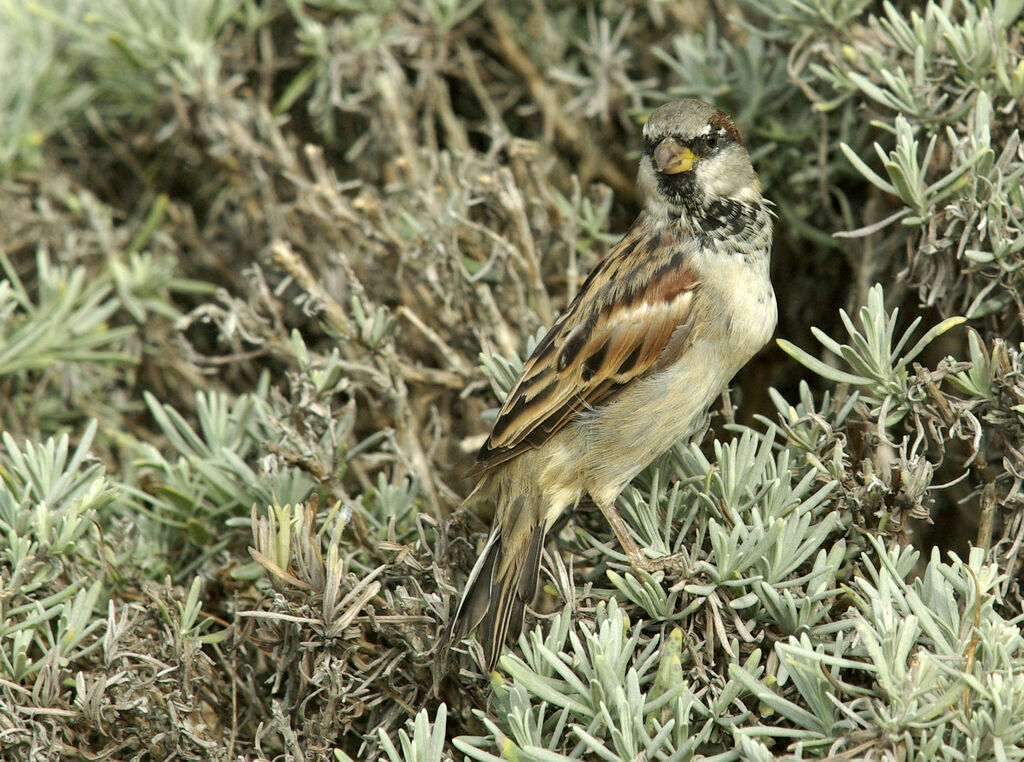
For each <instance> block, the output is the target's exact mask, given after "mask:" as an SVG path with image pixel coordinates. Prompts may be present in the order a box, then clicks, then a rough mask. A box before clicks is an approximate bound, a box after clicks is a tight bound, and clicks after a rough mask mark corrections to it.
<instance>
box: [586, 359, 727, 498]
mask: <svg viewBox="0 0 1024 762" xmlns="http://www.w3.org/2000/svg"><path fill="white" fill-rule="evenodd" d="M686 354H687V358H686V361H685V362H683V363H676V364H675V365H672V366H670V367H668V368H666V369H665V370H663V371H661V372H660V373H656V374H654V375H652V376H649V377H647V378H645V379H642V380H640V381H638V382H636V383H635V384H634V385H633V386H632V387H630V388H629V389H626V390H625V391H623V392H622V394H620V395H619V396H618V397H617V398H616V399H615V400H614V401H612V402H611V403H609V404H608V405H606V406H604V407H602V408H601V409H600V410H597V411H594V412H593V413H591V414H589V416H588V418H589V421H588V424H589V426H588V430H587V437H586V443H587V451H586V455H585V457H584V459H583V464H582V465H583V468H584V469H585V472H586V477H585V481H586V489H587V491H588V492H589V493H590V494H591V495H592V496H593V498H594V500H596V501H597V502H598V503H601V502H610V501H611V500H614V499H615V497H616V496H617V495H618V494H619V492H621V491H622V488H623V487H624V486H625V485H626V483H627V482H628V481H629V480H630V479H632V478H633V477H634V476H636V474H637V473H639V472H640V471H641V470H642V469H644V468H645V467H646V466H647V465H648V464H649V463H650V462H651V461H652V460H654V459H655V458H657V457H658V456H659V455H661V454H662V453H663V452H665V451H666V450H668V449H669V448H670V447H671V446H672V445H673V444H675V443H676V442H677V441H678V440H679V439H681V438H682V437H685V436H688V435H690V434H692V433H693V432H694V430H695V429H696V428H698V427H699V426H700V424H701V423H702V421H703V418H704V414H705V411H706V410H707V409H708V406H709V405H710V404H711V403H712V402H713V401H714V399H715V397H716V396H718V394H719V393H720V392H721V391H722V388H723V387H724V386H725V384H726V383H727V382H728V380H729V378H730V377H731V376H732V374H733V373H734V372H735V370H736V369H735V368H732V367H727V363H726V362H725V361H724V358H723V357H722V356H721V354H720V352H719V351H718V350H717V349H716V348H715V346H714V345H712V344H711V343H708V342H701V343H697V344H694V345H693V346H692V347H691V348H690V349H689V350H688V351H687V353H686Z"/></svg>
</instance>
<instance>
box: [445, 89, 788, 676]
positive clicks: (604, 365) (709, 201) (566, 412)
mask: <svg viewBox="0 0 1024 762" xmlns="http://www.w3.org/2000/svg"><path fill="white" fill-rule="evenodd" d="M643 138H644V143H643V157H642V158H641V159H640V172H639V178H638V183H639V186H640V191H641V193H642V196H643V198H644V208H643V211H642V212H641V213H640V216H639V217H637V219H636V221H635V222H634V223H633V225H632V227H631V228H630V229H629V232H627V233H626V235H625V236H624V237H623V238H622V240H621V241H619V243H618V244H616V246H615V247H614V248H613V249H612V250H611V252H610V253H609V254H608V256H607V257H605V259H604V260H603V261H602V262H601V263H600V264H599V265H598V266H597V268H596V269H595V270H594V271H593V272H592V273H591V274H590V276H589V277H588V278H587V280H586V282H585V283H584V284H583V286H582V288H581V289H580V291H579V293H578V294H577V295H576V298H575V299H573V301H572V304H570V305H569V308H568V310H566V312H565V314H564V315H562V317H561V318H559V319H558V321H557V322H556V323H555V324H554V325H553V326H552V327H551V330H550V331H548V333H547V335H546V336H545V337H544V338H543V340H541V342H540V343H539V344H538V345H537V348H536V349H535V350H534V352H533V354H532V355H531V356H530V357H529V359H528V360H527V361H526V363H525V365H524V366H523V369H522V372H521V373H520V375H519V378H518V380H517V381H516V383H515V385H514V386H513V387H512V390H511V391H510V392H509V394H508V398H507V399H506V400H505V403H504V404H503V405H502V407H501V411H500V412H499V414H498V418H497V420H496V421H495V422H494V427H493V428H492V430H491V434H490V436H489V437H488V439H487V441H486V442H485V444H484V445H483V447H482V448H481V449H480V452H479V454H478V455H477V458H476V465H475V467H474V468H473V472H474V473H478V474H480V475H481V479H480V482H479V484H478V485H477V487H476V489H474V490H473V493H472V494H471V495H470V498H467V499H472V498H478V497H482V498H486V499H490V500H493V501H494V503H495V506H496V507H495V516H494V525H493V528H492V529H491V533H490V536H489V538H488V540H487V544H486V545H485V546H484V549H483V552H482V553H481V554H480V557H479V559H478V560H477V562H476V564H475V565H474V567H473V570H472V572H471V573H470V575H469V580H468V582H467V584H466V589H465V592H464V593H463V596H462V600H461V601H460V603H459V606H458V608H457V609H456V611H455V614H454V616H453V617H452V620H451V622H450V623H449V625H448V628H447V631H446V633H445V635H444V636H443V644H444V645H445V646H447V645H450V644H451V643H453V642H454V641H456V640H458V639H461V638H462V636H464V635H465V634H466V633H467V632H468V631H470V630H471V629H473V628H474V627H476V626H477V625H480V632H479V637H480V640H481V643H482V646H483V650H484V655H485V658H486V666H487V669H488V671H490V670H492V669H493V668H494V665H495V664H496V663H497V660H498V656H499V655H500V653H501V649H502V646H503V644H504V643H505V641H506V638H507V637H508V636H509V635H511V636H512V637H516V636H517V635H518V633H519V631H520V629H521V627H522V622H523V613H524V607H525V606H526V605H527V604H528V603H530V602H531V601H532V600H533V597H534V594H535V592H536V589H537V583H538V578H539V567H540V557H541V551H542V549H543V546H544V541H545V537H546V535H547V532H548V529H549V528H550V527H551V526H552V524H553V523H554V522H555V520H556V519H557V518H558V517H559V515H560V514H562V513H563V512H564V511H566V510H569V509H572V508H574V507H575V506H576V505H577V504H578V503H579V501H580V499H581V498H582V497H583V495H584V493H587V494H589V495H590V497H591V499H592V500H593V501H594V503H596V504H597V506H598V507H599V508H600V509H601V512H602V513H603V514H604V516H605V518H606V519H607V520H608V523H609V524H611V527H612V530H613V531H614V532H615V536H616V537H617V538H618V540H619V543H620V544H621V545H622V547H623V549H624V550H625V552H626V554H627V556H628V557H629V561H630V563H631V564H632V566H633V567H634V568H637V569H644V570H648V571H651V570H654V569H660V568H665V567H666V566H667V565H669V564H671V563H673V562H674V561H676V560H677V559H676V558H675V557H674V556H663V557H661V558H650V557H648V556H646V555H644V553H643V551H642V550H641V548H640V547H639V545H638V544H637V542H636V541H635V540H634V539H633V536H632V535H631V534H630V530H629V529H628V527H627V526H626V523H625V522H624V521H623V519H622V517H621V516H620V515H619V513H618V511H617V510H616V509H615V500H616V498H617V497H618V495H619V493H620V492H621V491H622V489H623V488H624V487H625V486H626V484H627V483H628V482H629V480H630V479H632V478H633V477H634V476H635V475H636V474H637V473H639V472H640V471H641V470H642V469H643V468H645V467H646V466H647V465H648V464H649V463H650V462H651V461H652V460H654V459H655V458H656V457H658V456H659V455H661V454H662V453H663V452H665V451H666V450H667V449H668V448H669V447H671V446H672V445H673V444H674V443H675V442H676V441H677V440H679V439H680V438H682V437H685V436H689V435H691V434H693V433H694V431H695V429H696V428H697V427H698V426H699V425H700V423H701V422H702V420H703V418H704V415H705V413H706V411H707V409H708V406H709V405H710V404H711V403H712V402H713V401H714V400H715V398H716V397H717V396H718V395H719V393H720V392H721V391H722V389H723V388H724V387H725V385H726V384H727V383H728V382H729V380H730V379H731V378H732V377H733V375H734V374H735V373H736V371H738V370H739V369H740V368H741V367H742V366H743V365H744V364H745V363H746V362H747V361H748V360H749V359H750V358H751V357H752V356H753V355H754V353H755V352H757V351H758V350H759V349H760V348H761V347H762V346H764V344H765V343H766V342H767V341H768V339H769V338H770V337H771V334H772V331H774V329H775V322H776V312H777V311H776V305H775V293H774V291H773V290H772V284H771V281H770V279H769V274H768V263H769V256H770V250H771V243H772V223H771V217H772V213H771V211H770V208H769V207H770V202H768V201H766V200H765V199H763V198H762V197H761V183H760V182H759V181H758V179H757V175H756V174H755V172H754V169H753V167H752V166H751V164H750V157H749V155H748V154H747V150H746V148H745V147H744V145H743V141H742V139H741V138H740V135H739V132H738V131H737V130H736V127H735V125H733V123H732V120H731V119H730V118H729V116H728V115H726V114H725V113H723V112H722V111H720V110H718V109H716V108H714V107H713V106H710V105H708V104H707V103H703V102H701V101H697V100H685V101H679V102H676V103H667V104H665V105H663V106H661V107H660V108H658V109H656V110H655V111H654V113H652V114H651V116H650V118H649V119H648V120H647V123H646V124H645V125H644V130H643Z"/></svg>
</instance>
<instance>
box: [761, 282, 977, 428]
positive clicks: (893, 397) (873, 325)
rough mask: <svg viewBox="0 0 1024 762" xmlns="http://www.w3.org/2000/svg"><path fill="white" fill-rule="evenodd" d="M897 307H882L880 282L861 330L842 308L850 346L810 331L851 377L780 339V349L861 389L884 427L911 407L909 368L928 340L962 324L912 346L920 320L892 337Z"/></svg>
mask: <svg viewBox="0 0 1024 762" xmlns="http://www.w3.org/2000/svg"><path fill="white" fill-rule="evenodd" d="M898 314H899V309H898V308H896V309H894V310H893V311H892V312H891V313H890V312H887V311H886V309H885V294H884V293H883V290H882V286H881V284H875V286H874V287H872V289H871V291H870V292H869V293H868V303H867V304H866V305H864V306H863V307H861V309H860V314H859V315H858V317H859V322H860V327H857V326H855V325H854V323H853V321H852V320H851V319H850V316H849V315H847V314H846V311H845V310H840V311H839V315H840V317H841V318H842V320H843V324H844V325H845V326H846V331H847V333H848V334H849V336H850V343H849V344H840V343H839V342H838V341H836V340H835V339H833V338H832V337H830V336H829V335H828V334H826V333H825V332H824V331H822V330H820V329H818V328H815V327H812V328H811V333H812V334H814V337H815V338H816V339H817V340H818V341H819V342H821V344H822V345H823V346H824V347H825V348H826V349H828V350H829V351H830V352H831V353H832V354H834V355H836V356H837V357H839V358H841V359H842V360H843V361H844V362H845V363H846V364H847V365H848V366H849V367H850V369H851V370H852V371H853V372H852V373H850V372H846V371H843V370H840V369H838V368H834V367H832V366H830V365H828V364H826V363H824V362H822V361H821V360H819V359H817V358H816V357H815V356H814V355H811V354H809V353H808V352H806V351H804V350H802V349H800V348H799V347H797V346H796V345H794V344H793V343H792V342H789V341H787V340H785V339H779V346H780V347H782V349H783V350H784V351H785V352H786V353H787V354H789V355H790V356H791V357H793V358H794V359H795V360H797V361H798V362H800V363H801V364H802V365H804V366H805V367H807V368H809V369H810V370H813V371H814V372H815V373H817V374H818V375H820V376H823V377H825V378H827V379H829V380H831V381H835V382H837V383H845V384H851V385H853V386H858V387H861V390H862V392H861V394H862V397H861V398H862V399H863V400H864V401H865V402H868V403H869V404H871V405H872V415H877V416H880V417H881V418H882V419H884V420H885V424H886V425H887V426H891V425H893V424H896V423H898V422H899V421H900V420H901V419H902V418H903V417H904V416H905V415H906V414H907V411H908V410H909V409H910V407H911V405H912V400H911V399H910V397H909V394H910V385H909V384H910V368H909V366H910V364H911V362H912V361H913V360H914V358H916V357H917V356H918V355H919V354H921V352H922V351H923V350H924V349H925V347H927V346H928V345H929V344H930V343H931V342H932V341H934V340H935V339H936V338H938V337H939V336H941V335H942V334H943V333H945V332H946V331H948V330H949V329H951V328H954V327H955V326H957V325H960V324H961V323H963V322H964V318H962V317H952V318H947V319H946V320H943V321H942V322H941V323H939V324H937V325H935V326H933V327H932V328H930V329H929V330H927V331H925V333H924V335H923V336H921V337H920V338H919V339H918V340H917V341H916V342H915V343H914V345H913V346H908V345H909V343H910V340H911V338H913V334H914V330H915V329H916V328H917V327H918V325H920V323H921V320H922V318H921V317H917V318H915V319H914V320H913V321H912V322H911V324H910V326H909V327H908V328H907V329H906V330H905V331H904V332H903V335H902V336H900V338H899V339H898V340H897V339H896V325H897V316H898Z"/></svg>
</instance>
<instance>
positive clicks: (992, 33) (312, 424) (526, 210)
mask: <svg viewBox="0 0 1024 762" xmlns="http://www.w3.org/2000/svg"><path fill="white" fill-rule="evenodd" d="M1022 8H1024V3H1022V2H1021V1H1020V0H1005V1H996V2H988V1H987V0H986V1H983V2H978V3H967V2H952V1H950V2H944V3H934V2H931V3H928V4H927V5H924V6H922V5H920V4H917V3H889V2H885V3H882V4H876V3H868V2H866V1H865V0H805V2H796V1H795V0H741V1H740V2H737V3H733V2H720V3H714V4H710V5H705V4H703V3H694V2H669V1H666V2H658V1H657V0H648V2H639V1H627V0H606V1H605V2H594V3H589V4H581V5H575V4H563V3H543V2H531V3H509V4H504V3H497V2H490V0H483V1H481V0H424V1H423V2H411V1H409V2H407V1H405V0H393V1H392V2H361V1H360V0H318V1H316V2H305V3H299V2H293V1H291V0H289V1H284V0H265V1H264V2H257V0H178V1H176V2H169V3H168V2H154V1H153V0H102V1H101V2H89V3H86V2H82V1H80V0H49V1H47V2H37V3H26V2H22V1H21V0H0V60H3V61H4V62H5V65H4V68H5V73H4V76H3V77H2V78H0V114H2V115H3V118H2V119H0V172H2V175H0V270H2V272H3V280H2V281H0V428H2V436H0V533H2V536H3V540H2V545H0V550H2V553H0V749H2V750H3V756H4V758H5V759H33V760H36V759H40V760H45V759H89V760H96V759H169V758H182V759H224V760H227V759H275V760H277V759H281V760H304V759H318V758H332V759H338V760H345V759H348V758H351V759H377V758H384V759H388V760H440V759H463V758H464V756H468V757H469V758H471V759H476V760H491V759H497V758H499V756H498V755H501V756H502V757H504V758H508V759H531V760H543V761H544V762H550V761H551V760H561V759H565V758H585V759H604V760H616V759H621V760H629V759H640V758H646V759H652V760H653V759H659V760H661V759H664V760H669V759H671V760H685V759H691V758H714V759H722V760H725V759H744V760H746V759H770V758H774V757H779V756H784V755H791V756H793V757H794V758H795V757H799V758H808V757H828V756H830V755H831V756H833V757H840V758H842V757H845V758H871V759H901V760H903V759H918V758H920V759H935V758H940V757H941V758H948V759H1017V758H1020V757H1021V751H1020V742H1021V739H1022V738H1024V719H1022V718H1024V682H1022V678H1021V674H1022V673H1024V669H1022V667H1024V650H1022V647H1024V641H1022V638H1021V633H1020V628H1019V622H1020V620H1021V616H1022V607H1021V592H1020V586H1019V577H1020V571H1021V568H1020V567H1021V561H1020V558H1019V556H1020V547H1021V542H1022V539H1024V521H1022V519H1021V517H1022V513H1021V507H1020V506H1021V493H1020V484H1021V478H1022V477H1021V474H1022V473H1024V462H1022V461H1024V455H1022V453H1024V380H1022V375H1021V373H1022V368H1021V365H1022V360H1021V354H1020V351H1021V345H1020V341H1021V338H1022V337H1021V316H1022V311H1024V303H1022V301H1021V297H1020V292H1021V272H1022V264H1024V230H1022V227H1024V223H1022V219H1024V194H1022V190H1021V178H1022V176H1024V151H1022V148H1021V142H1020V129H1021V121H1022V111H1021V104H1022V102H1024V100H1022V99H1024V56H1022V52H1024V45H1022V41H1021V32H1022V21H1021V11H1022ZM679 97H699V98H702V99H704V100H708V101H711V102H713V103H715V104H716V105H719V106H720V107H722V108H724V109H725V110H727V111H729V112H730V113H731V114H733V116H734V117H735V119H736V122H737V124H738V126H739V128H740V131H741V133H742V134H743V135H744V137H745V138H746V141H747V143H748V145H749V146H750V147H751V149H752V154H753V158H754V163H755V166H756V167H757V169H758V171H759V174H760V176H761V179H762V182H763V184H764V186H765V192H766V195H767V197H769V198H771V199H772V200H773V201H774V202H775V203H776V204H777V213H778V217H779V219H778V223H777V226H776V244H775V248H774V253H773V266H772V269H773V279H774V282H775V286H776V291H777V293H778V297H779V304H780V310H781V314H780V324H779V328H778V330H777V334H776V335H777V337H778V338H779V339H780V342H779V344H778V345H774V344H773V345H772V346H771V347H769V348H767V349H766V350H765V351H764V352H763V353H762V354H761V355H759V356H758V357H757V358H755V360H754V361H752V362H751V363H750V365H749V366H748V367H747V368H745V369H744V370H743V371H742V372H741V373H740V375H739V376H737V379H736V380H735V382H734V383H733V385H732V390H731V395H729V396H726V397H723V400H722V404H721V405H719V406H718V407H717V408H716V410H715V411H714V413H713V415H712V416H711V420H710V430H709V433H708V434H707V436H706V437H705V438H704V440H703V441H702V442H700V443H693V444H692V445H687V444H680V445H679V446H677V447H676V448H675V449H674V450H673V451H672V452H671V453H669V454H668V455H667V456H666V457H665V458H664V459H662V460H661V461H660V462H659V463H657V464H655V465H654V466H652V468H650V469H648V470H647V471H646V472H644V473H643V474H641V475H640V476H639V477H638V478H637V480H636V481H635V482H634V489H632V490H627V492H626V493H624V495H623V497H622V498H621V499H620V504H621V506H622V507H623V509H624V510H625V511H626V512H627V514H628V515H629V516H630V517H631V520H632V522H633V525H634V527H635V529H636V532H637V536H638V538H639V539H640V540H641V541H642V542H644V543H645V544H647V545H650V546H651V547H654V548H657V549H660V550H662V551H664V552H669V551H672V550H680V549H685V550H686V551H687V552H688V553H689V554H690V563H689V564H688V565H687V568H685V569H683V570H681V571H680V572H679V573H677V574H674V575H668V576H664V575H660V574H659V575H658V576H657V577H653V578H652V577H648V576H646V575H645V576H643V577H642V578H637V577H635V576H634V574H633V572H632V571H631V570H630V569H629V567H628V565H627V564H625V563H624V559H623V557H622V555H621V554H619V553H618V548H617V545H616V544H615V542H614V540H613V538H611V537H610V533H609V532H608V531H607V530H606V527H604V526H603V524H602V521H601V519H600V516H599V515H597V516H595V515H594V512H593V511H592V510H590V509H589V508H587V507H586V506H583V507H581V509H580V511H578V512H577V515H576V517H575V519H574V522H573V523H572V524H570V525H569V526H568V527H567V528H566V529H565V530H564V531H563V532H561V533H560V534H559V536H558V538H557V543H555V544H553V545H552V546H550V547H549V550H552V551H554V550H555V549H556V546H557V550H558V552H557V553H555V552H552V553H551V554H550V555H549V559H548V564H547V567H546V568H547V571H546V572H545V574H546V577H545V583H546V584H545V588H544V592H543V594H542V596H541V600H539V601H538V604H537V611H538V616H539V618H540V619H541V620H544V621H541V622H540V627H539V629H537V630H535V631H533V632H531V633H528V634H527V635H526V636H524V638H523V639H522V640H521V642H520V646H519V648H516V649H512V651H510V653H509V655H508V656H506V657H505V658H504V659H503V660H502V665H501V666H502V670H501V671H500V672H499V673H496V674H495V675H493V676H490V677H488V676H484V675H480V674H479V672H478V668H477V667H476V666H475V664H474V661H473V659H472V658H471V655H470V656H466V655H465V654H462V653H456V654H455V655H454V656H453V661H452V662H451V664H450V665H449V669H450V671H449V672H446V670H445V669H444V668H442V666H441V665H439V664H438V662H437V657H436V654H434V653H433V647H434V645H435V643H436V638H437V633H438V631H439V628H440V626H441V625H442V624H443V622H444V621H445V620H446V618H447V616H448V615H449V613H450V611H451V608H452V606H453V605H454V603H455V601H456V600H457V595H458V592H459V590H460V589H461V584H462V582H463V579H464V574H465V573H466V571H467V570H468V568H469V566H470V564H471V562H472V559H473V557H474V555H475V553H476V548H477V547H478V545H479V542H480V541H481V539H482V532H483V531H484V529H485V527H486V525H487V522H488V520H489V517H488V516H486V515H481V516H477V515H476V514H475V513H474V512H473V511H467V510H463V511H457V510H456V508H457V507H458V505H459V503H460V501H461V498H462V497H463V496H464V495H465V494H466V493H467V492H468V490H469V488H470V487H471V484H470V483H468V482H467V481H466V480H465V479H464V477H463V472H464V465H465V463H466V462H467V461H468V458H469V457H470V456H471V454H472V453H473V452H474V451H475V449H476V447H477V446H478V445H479V442H480V438H481V436H482V434H483V432H485V431H486V429H487V425H488V421H489V420H490V417H489V416H490V415H493V412H494V407H495V406H496V405H497V404H498V402H499V401H500V399H501V397H502V395H503V393H504V390H505V389H506V388H507V387H508V385H509V384H510V382H511V381H512V380H513V379H514V377H515V373H516V370H517V368H518V365H519V363H520V362H521V359H520V358H522V357H524V356H525V355H526V354H527V353H528V351H529V349H530V348H531V346H532V343H533V342H534V341H536V340H537V339H538V338H539V336H540V335H541V334H542V331H543V330H544V328H545V327H546V326H549V325H551V323H552V322H553V320H554V319H555V318H556V316H557V315H558V313H559V311H560V310H561V309H562V308H563V307H564V305H565V304H566V303H567V302H568V300H570V299H571V298H572V296H573V295H574V293H575V291H576V289H577V288H578V286H579V284H580V282H581V278H582V277H584V276H585V274H586V273H587V272H588V271H589V270H590V269H591V268H592V267H593V266H594V264H595V263H596V262H597V261H599V259H600V258H601V257H602V256H603V255H604V254H605V253H606V251H607V249H608V247H609V245H610V244H611V243H613V242H614V241H615V240H616V239H617V237H618V235H619V234H620V233H621V232H622V231H624V230H625V228H626V226H627V225H628V224H629V222H630V221H631V220H632V218H633V216H634V215H635V214H636V212H637V209H638V208H639V199H638V198H637V197H636V190H635V187H634V183H633V173H634V171H635V164H636V160H637V157H638V151H639V125H640V124H641V123H642V121H643V118H644V117H645V115H646V113H648V112H649V111H650V110H651V109H652V108H654V107H655V106H657V105H658V104H660V103H662V102H664V101H665V100H668V99H673V98H679ZM875 284H880V285H878V286H875ZM456 673H457V674H456ZM421 710H423V711H422V712H421ZM413 717H415V722H413V721H412V720H413Z"/></svg>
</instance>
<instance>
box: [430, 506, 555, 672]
mask: <svg viewBox="0 0 1024 762" xmlns="http://www.w3.org/2000/svg"><path fill="white" fill-rule="evenodd" d="M546 534H547V531H546V527H545V525H544V522H540V523H539V524H538V525H537V526H536V527H534V528H533V532H532V534H531V535H530V538H529V542H528V543H522V542H520V543H514V542H513V543H509V542H508V541H507V539H506V540H503V538H502V535H501V526H500V525H499V526H495V527H494V528H493V529H492V530H491V535H490V537H488V538H487V544H486V545H485V546H484V549H483V552H482V553H481V554H480V557H479V558H478V559H477V561H476V563H475V564H474V565H473V570H472V571H471V572H470V573H469V580H468V581H467V582H466V589H465V591H464V592H463V593H462V599H461V600H460V601H459V605H458V608H456V609H455V614H454V615H453V616H452V618H451V621H450V622H449V623H448V627H447V628H446V630H445V634H444V636H443V638H442V646H443V647H444V648H447V647H448V646H450V645H452V644H453V643H456V642H458V641H459V640H461V639H462V638H463V637H464V636H465V635H466V634H467V633H469V632H470V631H472V630H473V628H475V627H477V626H478V625H479V633H478V637H479V640H480V644H481V645H482V646H483V649H484V658H485V659H486V666H487V671H488V672H490V671H491V670H493V669H494V667H495V665H496V664H497V663H498V657H499V656H501V649H502V647H503V646H504V645H505V642H506V640H507V639H508V638H509V637H511V638H516V637H518V636H519V632H520V631H521V630H522V627H523V614H524V613H525V609H526V605H527V604H528V603H530V602H531V601H533V596H534V595H535V594H536V592H537V583H538V581H539V578H540V556H541V551H542V550H543V548H544V538H545V535H546Z"/></svg>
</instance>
